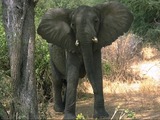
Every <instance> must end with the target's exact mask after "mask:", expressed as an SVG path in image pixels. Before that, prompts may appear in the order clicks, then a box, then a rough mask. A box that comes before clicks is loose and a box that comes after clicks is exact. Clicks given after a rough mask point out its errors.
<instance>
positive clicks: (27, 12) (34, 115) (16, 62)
mask: <svg viewBox="0 0 160 120" xmlns="http://www.w3.org/2000/svg"><path fill="white" fill-rule="evenodd" d="M34 6H35V3H34V0H2V7H3V22H4V26H5V32H6V38H7V42H8V47H9V56H10V67H11V78H12V83H13V101H12V104H11V119H38V105H37V92H36V81H35V71H34V49H35V25H34Z"/></svg>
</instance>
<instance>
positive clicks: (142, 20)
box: [120, 0, 160, 42]
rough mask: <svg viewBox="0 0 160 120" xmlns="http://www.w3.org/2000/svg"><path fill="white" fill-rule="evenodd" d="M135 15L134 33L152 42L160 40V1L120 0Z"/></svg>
mask: <svg viewBox="0 0 160 120" xmlns="http://www.w3.org/2000/svg"><path fill="white" fill-rule="evenodd" d="M120 1H121V2H122V3H124V4H126V5H127V6H128V7H129V9H130V10H132V12H133V14H134V23H133V26H132V28H133V31H134V32H135V33H136V34H138V35H141V36H143V37H144V38H147V39H148V40H152V42H154V41H156V40H160V1H159V0H120Z"/></svg>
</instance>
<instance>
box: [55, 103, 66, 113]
mask: <svg viewBox="0 0 160 120" xmlns="http://www.w3.org/2000/svg"><path fill="white" fill-rule="evenodd" d="M54 110H55V111H56V112H64V105H56V104H55V105H54Z"/></svg>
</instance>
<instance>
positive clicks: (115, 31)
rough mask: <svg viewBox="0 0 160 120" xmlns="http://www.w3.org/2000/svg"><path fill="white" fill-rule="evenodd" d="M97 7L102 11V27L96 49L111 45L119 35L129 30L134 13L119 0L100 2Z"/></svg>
mask: <svg viewBox="0 0 160 120" xmlns="http://www.w3.org/2000/svg"><path fill="white" fill-rule="evenodd" d="M95 8H96V9H97V10H98V11H99V13H100V20H101V21H100V23H101V24H100V28H99V33H98V39H99V41H98V44H96V45H95V48H94V49H99V48H102V47H105V46H106V45H110V44H111V43H112V42H113V41H115V40H116V39H117V38H118V37H119V36H121V35H123V34H124V33H125V32H127V31H128V30H129V28H130V26H131V24H132V21H133V15H132V14H131V13H130V11H129V10H128V9H127V8H126V7H125V6H123V5H122V4H120V3H118V2H109V3H104V4H99V5H97V6H95Z"/></svg>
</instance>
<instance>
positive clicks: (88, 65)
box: [81, 45, 97, 92]
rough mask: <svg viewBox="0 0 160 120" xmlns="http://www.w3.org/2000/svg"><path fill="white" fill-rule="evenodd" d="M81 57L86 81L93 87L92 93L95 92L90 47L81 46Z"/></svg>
mask: <svg viewBox="0 0 160 120" xmlns="http://www.w3.org/2000/svg"><path fill="white" fill-rule="evenodd" d="M81 49H82V56H83V61H84V65H85V70H86V72H87V76H88V79H89V81H90V83H91V85H92V87H93V90H94V92H96V91H97V88H96V85H95V84H96V83H95V69H96V68H95V66H94V59H93V51H92V45H86V46H81Z"/></svg>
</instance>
